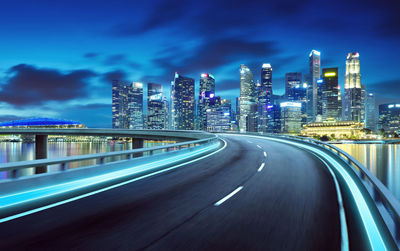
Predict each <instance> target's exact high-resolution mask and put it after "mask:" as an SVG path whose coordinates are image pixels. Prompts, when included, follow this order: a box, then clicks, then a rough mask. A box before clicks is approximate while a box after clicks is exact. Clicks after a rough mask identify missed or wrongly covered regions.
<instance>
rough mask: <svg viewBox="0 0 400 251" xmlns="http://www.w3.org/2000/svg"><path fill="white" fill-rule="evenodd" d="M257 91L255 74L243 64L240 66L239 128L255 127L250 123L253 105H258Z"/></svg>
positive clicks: (248, 128) (245, 129)
mask: <svg viewBox="0 0 400 251" xmlns="http://www.w3.org/2000/svg"><path fill="white" fill-rule="evenodd" d="M255 96H256V93H255V85H254V78H253V74H252V73H251V71H250V69H249V68H248V67H247V66H245V65H244V64H242V65H241V66H240V97H239V130H240V131H241V132H247V131H249V130H250V129H252V128H254V126H253V125H251V126H250V125H249V122H250V123H251V122H253V119H254V114H252V112H253V111H254V109H253V107H254V105H256V97H255Z"/></svg>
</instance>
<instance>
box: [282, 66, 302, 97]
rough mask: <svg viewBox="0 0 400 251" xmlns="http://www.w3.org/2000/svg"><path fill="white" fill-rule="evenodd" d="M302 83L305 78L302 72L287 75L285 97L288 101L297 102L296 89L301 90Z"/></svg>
mask: <svg viewBox="0 0 400 251" xmlns="http://www.w3.org/2000/svg"><path fill="white" fill-rule="evenodd" d="M302 83H303V78H302V74H301V72H290V73H286V74H285V96H286V99H287V100H289V101H295V100H297V98H298V97H295V93H296V89H297V90H298V89H300V87H302ZM297 94H298V93H297Z"/></svg>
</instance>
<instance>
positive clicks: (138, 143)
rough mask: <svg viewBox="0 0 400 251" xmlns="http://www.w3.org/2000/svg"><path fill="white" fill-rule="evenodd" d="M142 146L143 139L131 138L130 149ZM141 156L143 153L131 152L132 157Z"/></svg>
mask: <svg viewBox="0 0 400 251" xmlns="http://www.w3.org/2000/svg"><path fill="white" fill-rule="evenodd" d="M143 146H144V139H135V138H132V149H139V148H143ZM141 156H143V153H135V154H133V157H134V158H135V157H141Z"/></svg>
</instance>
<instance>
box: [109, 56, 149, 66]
mask: <svg viewBox="0 0 400 251" xmlns="http://www.w3.org/2000/svg"><path fill="white" fill-rule="evenodd" d="M103 64H104V65H106V66H115V65H123V66H129V67H131V68H140V67H141V65H140V64H138V63H136V62H134V61H132V60H130V59H128V57H127V56H126V55H125V54H113V55H109V56H107V57H106V58H105V59H104V61H103Z"/></svg>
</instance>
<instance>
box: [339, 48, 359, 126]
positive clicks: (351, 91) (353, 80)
mask: <svg viewBox="0 0 400 251" xmlns="http://www.w3.org/2000/svg"><path fill="white" fill-rule="evenodd" d="M361 110H362V102H361V73H360V55H359V54H358V53H349V54H348V55H347V59H346V75H345V83H344V98H343V119H344V120H352V121H357V122H362V120H361V119H362V118H361V114H362V113H361Z"/></svg>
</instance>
